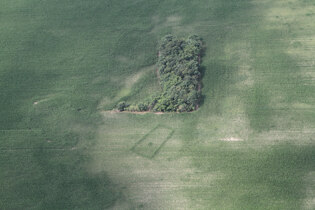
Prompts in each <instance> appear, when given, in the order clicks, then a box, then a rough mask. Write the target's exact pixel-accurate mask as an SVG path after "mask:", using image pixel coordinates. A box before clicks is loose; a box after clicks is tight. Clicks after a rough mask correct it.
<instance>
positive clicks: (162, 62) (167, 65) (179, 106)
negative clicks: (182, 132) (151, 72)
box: [117, 35, 202, 112]
mask: <svg viewBox="0 0 315 210" xmlns="http://www.w3.org/2000/svg"><path fill="white" fill-rule="evenodd" d="M201 50H202V41H201V39H200V38H199V37H198V36H197V35H193V36H189V37H188V38H187V39H186V40H185V39H178V38H176V37H174V36H173V35H166V36H165V37H163V38H162V40H161V43H160V46H159V53H158V54H159V60H158V69H157V70H158V74H159V80H160V85H161V89H162V90H161V93H160V94H158V95H157V96H154V95H153V96H150V97H149V99H147V100H146V102H138V103H137V104H134V105H129V104H127V103H126V102H124V101H122V102H119V103H118V105H117V109H118V110H119V111H124V110H126V111H147V110H153V111H162V112H187V111H193V110H196V109H197V106H198V102H200V96H201V91H200V89H201V85H200V75H201V73H200V70H199V67H200V56H201V55H200V53H201Z"/></svg>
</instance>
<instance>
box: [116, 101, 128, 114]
mask: <svg viewBox="0 0 315 210" xmlns="http://www.w3.org/2000/svg"><path fill="white" fill-rule="evenodd" d="M128 106H129V104H127V103H126V102H125V101H121V102H119V103H118V104H117V109H118V111H120V112H122V111H125V109H126V108H127V107H128Z"/></svg>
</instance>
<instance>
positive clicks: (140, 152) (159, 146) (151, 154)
mask: <svg viewBox="0 0 315 210" xmlns="http://www.w3.org/2000/svg"><path fill="white" fill-rule="evenodd" d="M159 129H164V130H165V129H166V130H169V132H168V133H167V134H166V136H165V137H164V139H162V141H161V143H160V144H157V146H156V147H155V148H156V149H154V150H153V151H152V152H148V151H147V149H141V148H140V149H138V150H137V148H139V147H140V145H141V144H142V143H144V142H145V141H146V140H148V137H149V136H150V135H153V134H154V132H156V131H157V130H159ZM173 133H174V130H173V129H171V128H169V127H166V126H162V125H157V126H155V127H154V128H153V129H151V130H150V131H149V132H148V133H147V134H145V135H144V136H143V137H142V138H140V139H139V140H138V141H137V142H136V143H135V144H134V146H133V147H132V148H131V149H130V150H131V151H132V152H134V153H136V154H137V155H140V156H142V157H144V158H149V159H153V158H154V157H155V156H156V155H157V154H158V153H159V152H160V150H161V149H162V148H163V146H164V145H165V144H166V142H167V141H168V140H169V139H170V138H171V137H172V135H173ZM161 138H163V137H161ZM150 143H151V142H149V144H148V145H150ZM146 153H148V154H146Z"/></svg>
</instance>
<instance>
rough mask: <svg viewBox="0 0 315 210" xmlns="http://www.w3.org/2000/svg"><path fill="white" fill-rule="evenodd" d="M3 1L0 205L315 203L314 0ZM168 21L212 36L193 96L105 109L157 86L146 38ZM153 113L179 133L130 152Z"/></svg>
mask: <svg viewBox="0 0 315 210" xmlns="http://www.w3.org/2000/svg"><path fill="white" fill-rule="evenodd" d="M0 12H1V13H0V14H1V19H0V25H1V27H0V28H1V33H0V40H1V42H0V46H1V49H2V51H1V52H0V60H1V62H0V65H1V66H0V89H1V93H0V95H1V101H0V107H1V109H0V116H1V118H0V129H1V131H0V140H1V141H0V147H1V150H0V161H1V164H0V171H1V172H0V185H1V190H0V198H1V199H0V208H4V209H5V208H8V209H12V208H13V209H17V208H33V209H62V208H64V209H73V208H81V209H88V208H90V209H99V208H101V207H104V206H110V205H115V206H114V207H117V208H126V209H129V208H141V207H143V208H146V209H148V208H164V209H165V207H171V208H173V209H176V208H177V209H185V208H187V209H191V208H198V209H200V208H206V209H207V208H209V207H212V208H213V209H222V208H230V209H231V208H233V209H253V208H261V209H297V208H308V207H309V208H312V205H314V202H313V201H312V200H311V199H312V197H311V196H312V195H313V194H314V192H315V189H314V188H310V187H309V186H312V185H314V178H312V174H314V173H311V172H312V171H314V170H315V169H314V168H315V167H314V164H312V163H313V162H314V157H315V154H314V153H315V150H314V149H315V148H314V146H313V145H314V143H313V142H314V137H313V136H314V124H315V121H314V119H315V116H314V115H315V114H314V102H315V97H314V92H315V91H313V90H314V85H313V84H312V81H314V64H313V58H312V55H313V54H314V45H315V42H314V40H313V39H314V36H315V34H314V33H315V32H314V31H313V30H312V28H314V27H312V26H313V25H314V23H313V21H312V18H313V16H314V12H315V5H314V4H313V3H312V1H306V0H305V1H290V2H288V1H280V0H278V1H276V2H274V1H263V2H262V1H249V0H245V1H232V0H225V1H221V0H212V1H202V0H200V1H193V2H192V1H165V2H163V1H150V2H148V1H131V0H130V1H124V2H120V1H106V2H104V1H99V0H91V1H83V0H82V1H81V0H76V1H70V0H68V1H59V0H55V1H36V0H31V1H27V3H26V2H25V1H18V0H16V1H6V0H5V1H2V2H1V7H0ZM170 32H172V33H174V34H176V35H183V36H184V35H186V34H189V33H197V34H199V35H200V36H201V37H203V38H204V39H205V42H206V44H207V49H206V53H205V56H204V57H203V63H202V64H203V67H204V69H205V71H204V77H203V86H204V88H203V93H204V102H203V106H202V107H201V108H200V110H198V111H197V112H194V113H186V114H180V115H176V114H167V115H153V114H147V115H132V114H120V115H117V114H112V113H104V114H103V115H104V118H103V120H102V118H101V117H100V115H99V111H98V109H100V108H106V109H109V108H111V107H112V106H113V104H115V103H116V102H117V101H118V100H120V99H121V98H124V99H125V100H131V98H132V97H133V96H135V98H141V96H142V95H147V94H148V92H151V91H154V90H155V88H152V84H154V87H156V88H158V87H157V83H156V81H155V80H154V67H152V66H151V65H153V64H154V63H155V62H156V52H155V50H154V49H156V42H157V40H159V39H160V37H161V36H162V35H164V34H166V33H170ZM150 66H151V67H150ZM152 70H153V71H152ZM139 72H140V73H139ZM141 72H143V73H141ZM137 75H138V76H137ZM130 87H131V88H132V91H129V89H130ZM35 101H37V102H38V103H37V104H36V105H34V104H33V103H34V102H35ZM158 124H163V125H164V126H166V127H167V128H168V129H166V130H167V132H169V130H172V131H173V132H174V133H173V135H172V136H171V137H170V139H168V140H167V142H166V143H165V144H164V146H163V147H162V148H161V150H159V152H158V153H157V155H156V156H155V157H154V158H153V159H148V158H143V157H141V156H139V155H137V154H135V153H134V152H132V151H131V150H130V149H131V148H132V147H133V146H134V145H135V143H136V142H137V141H138V140H139V139H141V138H143V136H144V135H146V134H149V132H150V131H151V130H152V129H153V128H154V127H156V126H157V125H158ZM164 130H165V129H164ZM162 131H163V129H161V132H162ZM167 135H168V134H164V133H163V134H161V136H167ZM229 137H235V138H241V139H243V140H244V141H242V142H222V141H220V139H222V138H229ZM148 141H149V140H148ZM144 142H146V141H144ZM143 146H144V145H143ZM147 146H148V148H149V147H150V144H148V145H147ZM141 148H142V147H141ZM148 151H150V148H149V149H148ZM138 153H141V151H138ZM143 153H145V151H143ZM114 201H116V202H115V204H114ZM312 202H313V203H312Z"/></svg>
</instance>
